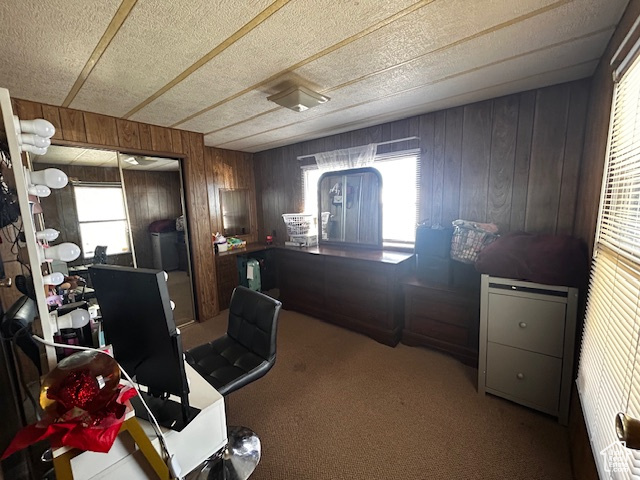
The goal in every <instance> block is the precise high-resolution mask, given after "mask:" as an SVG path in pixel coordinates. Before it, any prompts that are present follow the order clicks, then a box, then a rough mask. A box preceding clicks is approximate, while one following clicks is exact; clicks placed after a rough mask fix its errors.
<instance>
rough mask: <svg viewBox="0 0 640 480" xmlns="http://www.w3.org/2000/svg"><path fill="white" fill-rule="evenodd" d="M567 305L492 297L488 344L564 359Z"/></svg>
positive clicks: (499, 296)
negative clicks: (494, 343) (508, 346)
mask: <svg viewBox="0 0 640 480" xmlns="http://www.w3.org/2000/svg"><path fill="white" fill-rule="evenodd" d="M565 314H566V304H564V303H559V302H554V301H545V300H534V299H529V298H522V297H514V296H510V295H501V294H496V293H491V294H489V316H488V322H489V325H488V334H487V335H488V341H490V342H496V343H501V344H503V345H510V346H512V347H517V348H523V349H525V350H529V351H531V352H538V353H544V354H546V355H552V356H554V357H558V358H561V357H562V348H563V344H564V320H565Z"/></svg>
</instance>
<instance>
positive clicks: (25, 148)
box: [20, 143, 47, 155]
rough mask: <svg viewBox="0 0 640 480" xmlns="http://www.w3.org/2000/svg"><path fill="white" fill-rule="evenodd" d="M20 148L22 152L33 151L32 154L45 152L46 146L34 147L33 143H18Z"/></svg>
mask: <svg viewBox="0 0 640 480" xmlns="http://www.w3.org/2000/svg"><path fill="white" fill-rule="evenodd" d="M20 150H22V151H23V152H29V153H33V154H34V155H44V154H45V153H47V149H46V148H42V147H36V146H35V145H29V144H28V143H24V144H22V145H20Z"/></svg>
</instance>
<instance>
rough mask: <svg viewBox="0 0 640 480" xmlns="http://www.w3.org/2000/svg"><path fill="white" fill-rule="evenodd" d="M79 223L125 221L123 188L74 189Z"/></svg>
mask: <svg viewBox="0 0 640 480" xmlns="http://www.w3.org/2000/svg"><path fill="white" fill-rule="evenodd" d="M73 192H74V195H75V199H76V209H77V211H78V221H79V222H95V221H100V220H124V219H126V218H127V217H126V214H125V210H124V199H123V196H122V188H121V187H74V188H73Z"/></svg>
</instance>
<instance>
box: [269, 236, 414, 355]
mask: <svg viewBox="0 0 640 480" xmlns="http://www.w3.org/2000/svg"><path fill="white" fill-rule="evenodd" d="M412 259H413V255H412V254H405V253H398V252H385V251H380V250H364V249H363V250H360V249H341V248H337V247H313V248H304V249H289V248H282V249H278V252H277V262H278V281H279V286H280V299H281V300H282V302H283V306H284V308H286V309H288V310H296V311H299V312H301V313H305V314H308V315H311V316H314V317H316V318H320V319H322V320H326V321H329V322H332V323H335V324H337V325H341V326H343V327H346V328H349V329H351V330H354V331H357V332H361V333H364V334H366V335H369V336H370V337H372V338H374V339H375V340H377V341H379V342H381V343H384V344H387V345H396V344H397V343H398V341H399V339H400V334H401V331H402V323H403V301H402V290H401V282H402V280H403V279H404V278H405V277H406V276H407V275H408V274H409V271H410V269H411V267H412V265H413V261H412Z"/></svg>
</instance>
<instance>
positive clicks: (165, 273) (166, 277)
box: [162, 272, 169, 282]
mask: <svg viewBox="0 0 640 480" xmlns="http://www.w3.org/2000/svg"><path fill="white" fill-rule="evenodd" d="M162 273H164V281H165V282H166V281H167V280H169V274H168V273H167V272H162Z"/></svg>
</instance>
